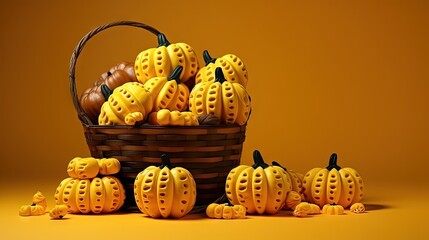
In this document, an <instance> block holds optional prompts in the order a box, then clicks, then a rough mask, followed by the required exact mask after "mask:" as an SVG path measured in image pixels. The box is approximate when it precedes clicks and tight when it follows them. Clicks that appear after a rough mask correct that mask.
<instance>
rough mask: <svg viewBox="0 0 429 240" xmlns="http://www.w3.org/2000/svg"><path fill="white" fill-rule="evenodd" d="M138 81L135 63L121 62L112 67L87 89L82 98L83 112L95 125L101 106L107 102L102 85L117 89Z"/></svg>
mask: <svg viewBox="0 0 429 240" xmlns="http://www.w3.org/2000/svg"><path fill="white" fill-rule="evenodd" d="M136 81H137V78H136V75H135V72H134V64H133V63H129V62H121V63H119V64H117V65H115V66H113V67H111V68H110V70H109V71H108V72H105V73H103V74H101V76H100V78H99V79H98V80H97V81H96V82H95V83H94V85H93V86H92V87H90V88H88V89H86V90H85V91H84V92H83V93H82V95H81V96H80V105H81V107H82V110H83V112H84V113H85V114H86V115H87V116H88V117H89V119H91V121H92V122H93V123H97V122H98V116H99V115H100V109H101V105H103V103H104V102H105V101H106V100H107V99H106V98H105V97H104V95H103V93H102V91H101V85H102V84H105V85H106V86H107V87H108V88H110V89H115V88H117V87H119V86H121V85H122V84H124V83H126V82H136Z"/></svg>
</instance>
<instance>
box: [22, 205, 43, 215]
mask: <svg viewBox="0 0 429 240" xmlns="http://www.w3.org/2000/svg"><path fill="white" fill-rule="evenodd" d="M45 210H46V209H45V208H44V207H43V206H41V205H39V204H34V203H33V204H31V205H23V206H21V207H20V208H19V216H40V215H44V214H45Z"/></svg>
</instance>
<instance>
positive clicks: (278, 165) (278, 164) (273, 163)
mask: <svg viewBox="0 0 429 240" xmlns="http://www.w3.org/2000/svg"><path fill="white" fill-rule="evenodd" d="M271 164H272V165H273V166H277V167H281V168H283V169H284V170H285V171H287V169H286V168H285V167H283V166H282V165H280V163H278V162H276V161H273V162H272V163H271Z"/></svg>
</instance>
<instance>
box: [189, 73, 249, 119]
mask: <svg viewBox="0 0 429 240" xmlns="http://www.w3.org/2000/svg"><path fill="white" fill-rule="evenodd" d="M215 76H216V79H215V80H214V81H210V82H201V83H198V84H197V85H195V87H194V88H193V89H192V91H191V93H190V97H189V109H190V110H191V111H192V112H193V113H195V114H197V115H202V114H210V115H214V116H215V117H217V118H219V119H221V122H222V123H225V124H238V125H240V126H241V125H244V124H246V122H247V120H248V118H249V116H250V111H251V102H250V96H249V94H248V93H247V91H246V89H245V88H244V86H243V85H241V84H239V83H231V82H228V81H226V79H225V77H224V75H223V72H222V68H220V67H218V68H216V70H215Z"/></svg>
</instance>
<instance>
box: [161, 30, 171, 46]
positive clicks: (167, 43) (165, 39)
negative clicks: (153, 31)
mask: <svg viewBox="0 0 429 240" xmlns="http://www.w3.org/2000/svg"><path fill="white" fill-rule="evenodd" d="M170 44H171V43H170V42H169V41H168V40H167V38H166V37H165V35H164V34H163V33H160V34H158V47H162V46H164V47H168V45H170Z"/></svg>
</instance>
